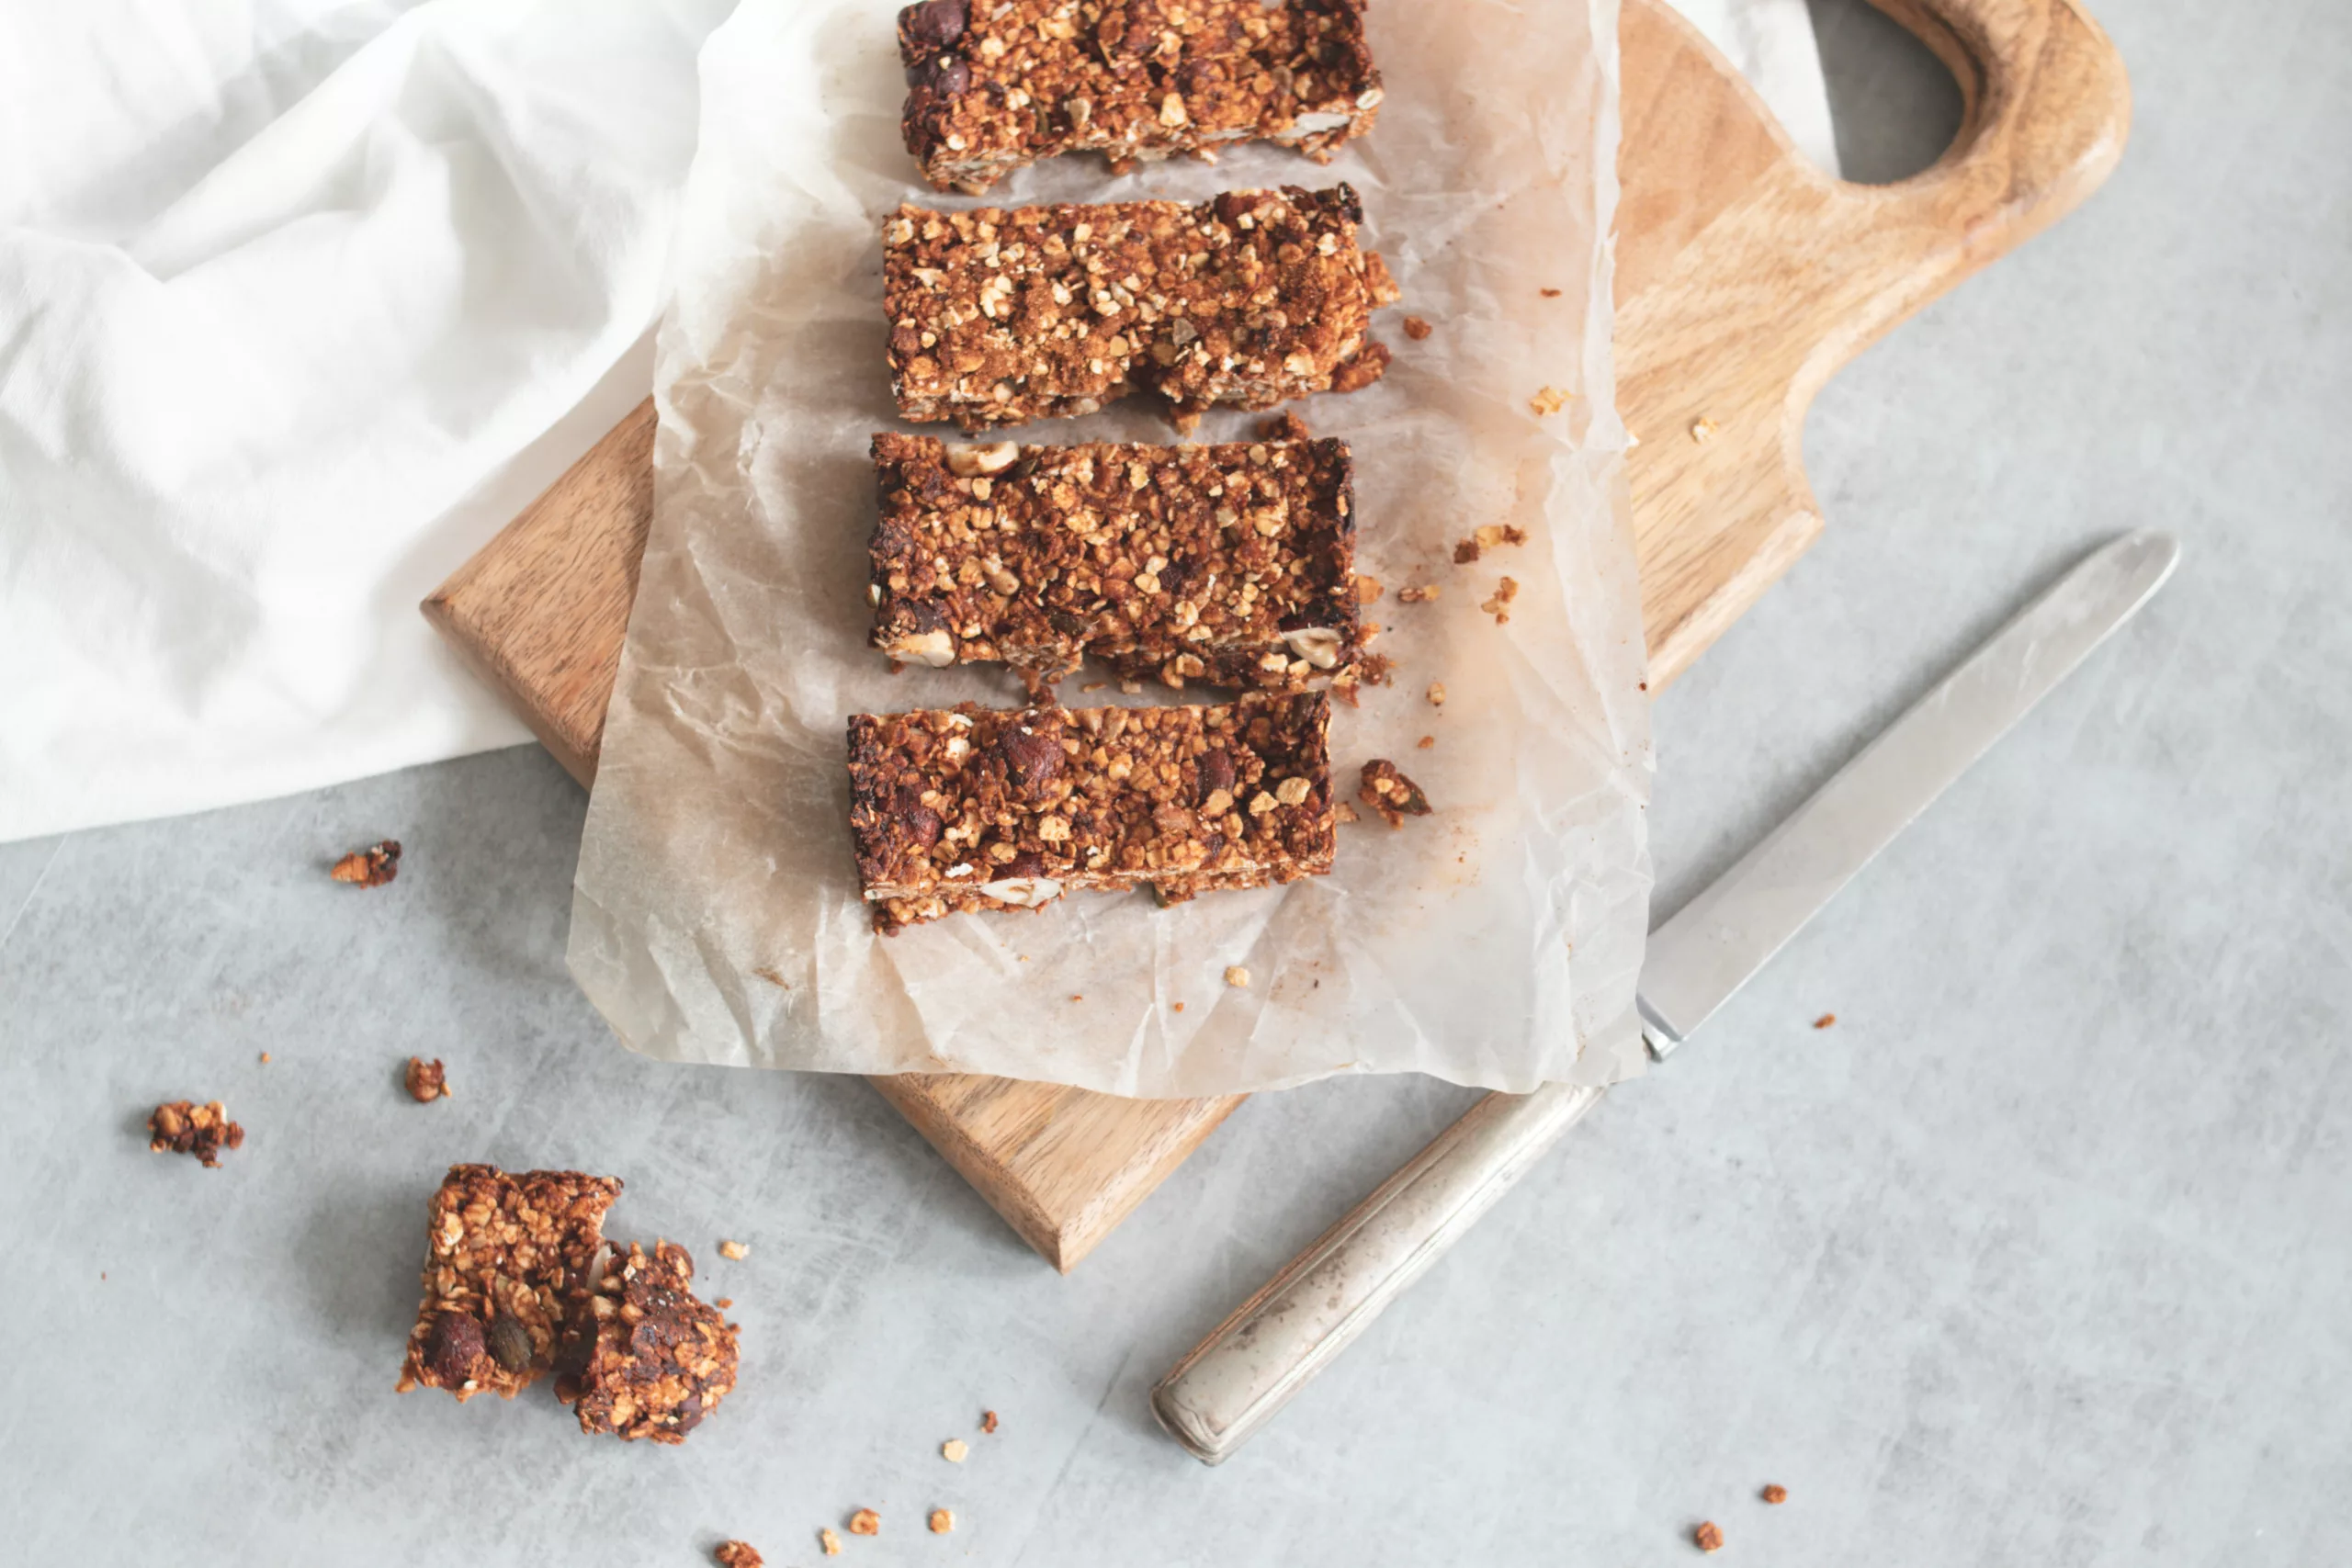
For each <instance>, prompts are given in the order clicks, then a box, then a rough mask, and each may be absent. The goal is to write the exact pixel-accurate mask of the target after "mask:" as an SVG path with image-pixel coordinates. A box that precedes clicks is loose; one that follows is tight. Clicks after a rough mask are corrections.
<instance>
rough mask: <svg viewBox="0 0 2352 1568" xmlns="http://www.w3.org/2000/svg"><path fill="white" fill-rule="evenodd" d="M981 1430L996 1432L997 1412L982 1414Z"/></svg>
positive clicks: (988, 1411)
mask: <svg viewBox="0 0 2352 1568" xmlns="http://www.w3.org/2000/svg"><path fill="white" fill-rule="evenodd" d="M980 1430H981V1431H983V1432H993V1431H995V1430H996V1412H995V1411H993V1410H983V1411H981V1412H980Z"/></svg>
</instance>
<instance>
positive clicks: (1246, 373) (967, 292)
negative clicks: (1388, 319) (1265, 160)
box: [882, 185, 1397, 431]
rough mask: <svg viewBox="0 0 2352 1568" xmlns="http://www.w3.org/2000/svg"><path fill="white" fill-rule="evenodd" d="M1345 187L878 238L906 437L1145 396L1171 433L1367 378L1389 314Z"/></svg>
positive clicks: (1374, 258)
mask: <svg viewBox="0 0 2352 1568" xmlns="http://www.w3.org/2000/svg"><path fill="white" fill-rule="evenodd" d="M1362 222H1363V206H1362V205H1361V204H1360V203H1359V202H1358V201H1357V199H1356V193H1355V192H1354V191H1353V190H1351V189H1350V188H1349V187H1348V186H1344V185H1342V186H1333V187H1332V188H1331V189H1329V190H1324V191H1309V190H1303V189H1301V188H1299V187H1298V186H1283V188H1282V189H1280V190H1237V191H1227V193H1226V194H1224V195H1223V196H1220V197H1216V198H1215V199H1214V200H1210V201H1204V202H1202V203H1200V204H1199V205H1197V206H1185V205H1183V204H1182V203H1179V202H1172V201H1131V202H1123V203H1119V204H1116V205H1113V206H1106V207H1084V206H1075V205H1062V206H1056V207H1024V208H1017V209H1002V208H981V209H977V210H974V211H968V212H934V211H931V210H929V209H923V208H920V207H901V208H899V210H898V211H897V212H896V213H895V214H893V215H892V216H891V217H890V218H889V219H888V220H886V221H885V224H884V228H883V238H884V245H883V255H882V291H883V305H884V310H885V311H886V313H887V315H888V321H889V325H890V343H889V361H890V381H891V389H892V390H893V392H894V393H895V395H896V396H897V398H898V404H899V413H901V414H902V415H904V416H905V417H906V418H908V419H910V420H912V421H914V422H915V423H918V424H923V423H937V422H939V421H942V420H953V421H955V422H956V423H957V424H958V425H960V426H961V427H963V428H964V429H965V430H967V431H971V430H984V429H988V428H990V427H993V426H998V425H1008V424H1022V423H1026V422H1028V421H1030V420H1033V419H1054V418H1066V417H1069V416H1073V415H1077V414H1088V413H1092V412H1095V411H1096V410H1098V409H1100V408H1101V407H1102V406H1103V404H1105V403H1108V402H1111V401H1114V400H1117V399H1119V398H1124V397H1126V396H1128V395H1129V394H1130V393H1135V392H1147V391H1148V392H1157V393H1159V395H1160V396H1162V397H1164V398H1165V399H1167V400H1168V401H1169V403H1170V405H1171V411H1170V412H1171V413H1172V415H1173V416H1174V417H1175V418H1176V419H1177V420H1178V421H1179V422H1180V423H1182V422H1184V421H1187V420H1191V419H1194V418H1197V417H1198V415H1199V414H1200V413H1201V412H1204V411H1205V410H1207V409H1209V408H1211V407H1213V406H1215V405H1216V404H1219V403H1232V404H1238V406H1240V407H1242V408H1245V409H1257V410H1265V409H1272V408H1274V407H1276V406H1278V405H1279V404H1281V403H1283V401H1285V400H1288V399H1292V398H1303V397H1305V396H1306V395H1307V394H1309V393H1311V392H1322V391H1354V390H1356V389H1359V388H1361V387H1364V386H1369V385H1370V384H1371V383H1372V382H1374V381H1376V380H1378V379H1379V378H1380V375H1381V373H1382V371H1383V370H1385V368H1386V366H1387V362H1388V351H1387V350H1386V349H1385V347H1383V346H1382V345H1381V344H1376V343H1374V342H1373V341H1372V338H1371V331H1372V312H1373V311H1374V310H1376V309H1378V308H1379V307H1380V306H1383V305H1386V304H1389V303H1392V302H1393V301H1394V300H1395V299H1397V286H1396V283H1395V281H1394V280H1393V279H1392V278H1390V276H1388V269H1387V268H1386V267H1385V265H1382V263H1381V260H1380V257H1379V256H1378V254H1375V253H1372V252H1367V251H1365V250H1363V249H1362V248H1361V246H1359V244H1358V243H1357V240H1356V230H1357V226H1358V225H1359V224H1361V223H1362Z"/></svg>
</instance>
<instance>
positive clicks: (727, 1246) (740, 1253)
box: [718, 1241, 752, 1263]
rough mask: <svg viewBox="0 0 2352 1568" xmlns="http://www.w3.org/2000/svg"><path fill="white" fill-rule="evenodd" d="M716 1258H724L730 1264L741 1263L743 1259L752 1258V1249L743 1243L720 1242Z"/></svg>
mask: <svg viewBox="0 0 2352 1568" xmlns="http://www.w3.org/2000/svg"><path fill="white" fill-rule="evenodd" d="M718 1256H719V1257H721V1258H726V1259H727V1260H728V1261H729V1262H730V1263H741V1261H742V1260H743V1259H745V1258H749V1257H751V1256H752V1249H751V1247H750V1246H749V1245H748V1244H746V1243H743V1242H740V1241H722V1242H720V1243H719V1244H718Z"/></svg>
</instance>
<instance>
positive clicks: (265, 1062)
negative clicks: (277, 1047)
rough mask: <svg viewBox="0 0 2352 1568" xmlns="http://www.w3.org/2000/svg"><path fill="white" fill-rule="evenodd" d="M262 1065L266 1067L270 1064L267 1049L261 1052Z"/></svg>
mask: <svg viewBox="0 0 2352 1568" xmlns="http://www.w3.org/2000/svg"><path fill="white" fill-rule="evenodd" d="M261 1065H262V1066H265V1067H266V1066H269V1053H268V1052H266V1051H264V1052H263V1053H262V1054H261Z"/></svg>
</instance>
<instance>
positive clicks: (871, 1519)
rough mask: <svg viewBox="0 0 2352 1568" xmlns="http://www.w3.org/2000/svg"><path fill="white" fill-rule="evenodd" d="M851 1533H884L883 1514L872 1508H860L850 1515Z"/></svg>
mask: <svg viewBox="0 0 2352 1568" xmlns="http://www.w3.org/2000/svg"><path fill="white" fill-rule="evenodd" d="M849 1533H850V1534H852V1535H880V1534H881V1533H882V1516H881V1515H879V1514H877V1513H876V1512H875V1511H874V1510H873V1509H871V1508H860V1509H859V1510H858V1511H857V1512H855V1513H854V1514H852V1515H851V1516H850V1517H849Z"/></svg>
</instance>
